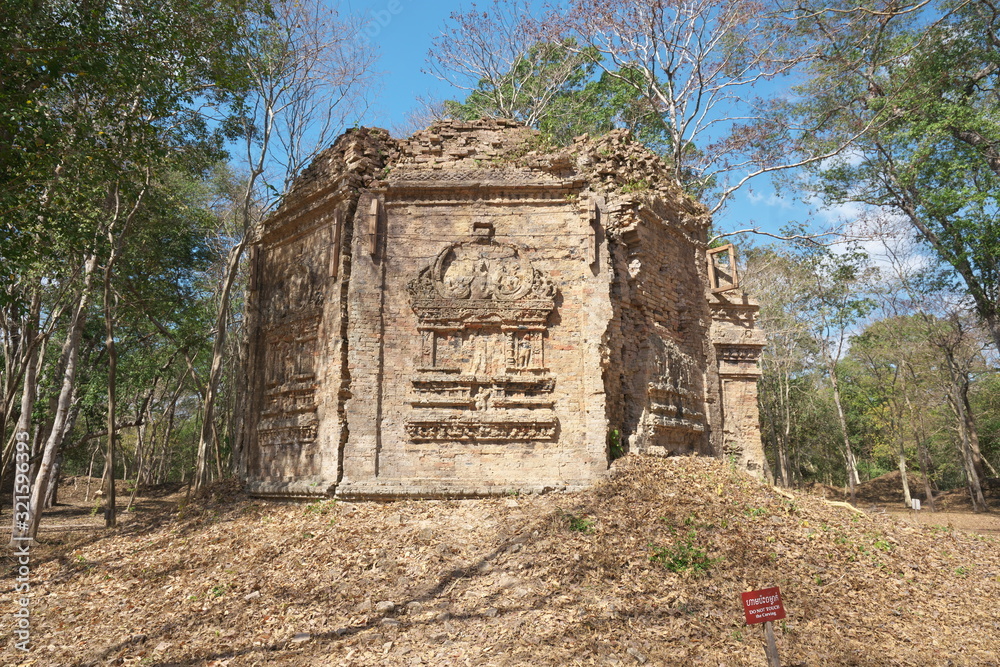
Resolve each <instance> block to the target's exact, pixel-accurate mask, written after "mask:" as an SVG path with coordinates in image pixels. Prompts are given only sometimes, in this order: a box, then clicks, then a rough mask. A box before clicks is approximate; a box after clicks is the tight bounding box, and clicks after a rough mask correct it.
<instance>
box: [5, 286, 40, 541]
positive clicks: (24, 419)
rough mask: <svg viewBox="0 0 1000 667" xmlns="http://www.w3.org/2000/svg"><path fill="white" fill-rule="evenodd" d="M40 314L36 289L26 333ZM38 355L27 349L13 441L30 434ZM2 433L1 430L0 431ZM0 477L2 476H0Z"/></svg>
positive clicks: (14, 526)
mask: <svg viewBox="0 0 1000 667" xmlns="http://www.w3.org/2000/svg"><path fill="white" fill-rule="evenodd" d="M40 315H41V299H40V294H39V293H38V292H37V291H36V293H35V296H34V297H33V298H32V301H31V315H30V317H29V318H28V325H27V326H26V327H25V331H24V332H23V333H24V334H26V335H29V336H31V335H33V330H34V328H35V326H36V325H37V323H38V318H39V317H40ZM37 357H38V348H37V347H34V348H32V349H31V350H30V351H28V358H27V359H26V360H25V361H26V366H25V367H24V385H23V387H22V390H21V416H20V417H19V418H18V420H17V425H16V426H15V427H14V435H15V442H16V441H17V440H16V437H17V434H18V433H26V434H28V435H29V438H30V434H31V413H32V411H33V410H34V409H35V397H36V396H37V395H38V366H37V364H36V363H35V362H36V361H37ZM0 433H2V431H0ZM3 465H4V468H6V467H7V459H6V458H5V459H4V461H3ZM0 479H2V476H0ZM17 491H18V489H17V485H16V484H15V485H14V496H15V498H16V497H17V496H18V495H19V494H18V493H17ZM11 507H13V508H15V510H14V512H13V513H12V515H11V535H16V534H17V514H16V512H17V510H16V508H17V500H14V501H13V502H12V503H11Z"/></svg>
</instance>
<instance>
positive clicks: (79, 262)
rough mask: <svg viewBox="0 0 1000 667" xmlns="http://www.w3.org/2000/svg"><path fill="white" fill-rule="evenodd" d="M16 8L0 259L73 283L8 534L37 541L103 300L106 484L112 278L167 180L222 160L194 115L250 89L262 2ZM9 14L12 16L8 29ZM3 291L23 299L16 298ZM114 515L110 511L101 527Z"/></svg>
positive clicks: (211, 134) (0, 132)
mask: <svg viewBox="0 0 1000 667" xmlns="http://www.w3.org/2000/svg"><path fill="white" fill-rule="evenodd" d="M25 9H27V10H28V12H27V16H26V17H24V18H25V20H24V22H23V23H21V24H19V25H18V26H16V27H14V28H12V29H10V30H7V31H4V33H3V35H4V39H6V40H7V43H6V44H5V46H7V47H8V48H9V50H10V52H11V53H13V54H14V58H13V61H14V62H13V64H12V68H11V71H12V79H13V80H15V81H18V82H19V85H21V86H24V87H25V88H26V89H28V90H29V91H30V93H29V94H24V93H23V91H19V90H9V89H7V88H5V89H4V90H3V91H2V93H0V94H2V95H3V96H4V97H5V99H6V100H9V101H10V102H11V103H12V106H11V108H10V111H9V112H8V113H7V115H5V116H4V119H3V122H2V127H0V142H3V144H4V145H3V146H2V148H7V149H9V150H12V151H14V153H15V154H16V157H13V158H10V159H7V160H5V162H4V163H3V171H2V180H0V200H2V203H3V205H4V206H7V207H9V209H8V210H9V211H11V215H10V216H9V217H5V222H6V224H8V225H9V226H10V230H11V234H9V235H8V236H7V237H5V240H11V239H13V240H12V241H11V242H10V243H5V244H4V246H3V248H2V249H0V253H2V255H3V256H4V258H5V259H8V260H10V261H11V262H12V264H11V266H12V267H14V268H15V271H17V272H19V273H21V272H23V273H29V272H30V271H31V270H32V269H33V267H36V266H38V265H39V264H41V263H42V262H43V261H48V265H49V266H53V267H60V265H61V268H57V270H56V271H55V272H54V273H52V274H50V275H49V276H47V279H48V280H49V281H55V282H58V284H72V285H73V286H74V287H73V291H74V292H75V298H74V302H72V307H71V312H72V316H71V319H70V322H69V323H68V325H67V327H66V333H65V342H64V344H63V348H62V352H61V354H60V358H59V361H58V362H57V364H56V366H55V368H56V369H57V370H58V374H59V376H60V380H59V385H60V388H59V391H58V398H57V399H56V400H55V402H54V406H53V407H54V410H53V416H52V425H51V428H50V429H49V431H48V434H47V436H46V439H45V443H44V446H43V447H42V451H41V453H40V454H41V458H40V462H39V467H38V473H37V476H36V478H35V484H34V487H33V493H32V500H31V507H30V510H29V520H28V521H27V522H25V525H23V526H17V527H16V529H17V531H16V532H18V533H19V534H20V535H21V536H29V537H33V536H34V534H35V531H36V530H37V526H38V521H39V519H40V509H41V500H42V498H43V497H44V496H45V494H46V493H47V491H48V487H49V480H50V478H51V477H52V473H53V464H54V462H55V460H56V457H57V452H58V449H59V447H60V445H61V443H62V442H63V440H64V439H65V437H66V435H67V433H68V432H69V429H71V427H72V425H73V422H74V419H75V416H74V415H75V413H74V412H73V410H72V406H73V404H74V396H75V392H76V391H77V379H78V375H79V372H80V358H81V351H80V345H81V341H82V339H83V337H84V331H85V329H86V327H87V322H88V317H89V316H90V315H91V313H90V309H91V304H92V303H94V301H95V300H96V298H97V297H98V296H100V297H102V300H103V301H102V309H103V311H104V323H105V333H106V336H105V351H106V354H107V356H108V359H109V362H110V366H111V371H112V373H111V375H110V376H109V382H108V389H109V393H108V406H107V407H108V410H107V425H108V429H107V430H108V453H109V456H108V459H109V460H108V467H109V469H110V471H111V472H109V475H110V477H109V483H111V484H112V485H113V480H114V473H113V470H114V460H113V459H114V456H113V452H114V447H115V431H116V419H115V400H116V392H115V390H114V379H113V378H114V372H113V371H114V370H115V368H114V358H115V354H116V352H115V345H116V342H115V341H116V335H115V330H114V322H115V317H116V313H115V309H114V307H113V300H114V299H115V297H114V295H113V289H112V286H113V282H114V267H115V264H116V262H117V261H118V259H119V258H120V255H121V253H120V250H121V247H122V244H123V243H124V241H125V238H126V236H127V233H128V230H129V229H130V228H131V227H132V226H133V224H135V222H136V219H137V217H139V216H141V215H142V214H143V212H144V211H145V210H146V207H147V200H148V198H149V194H150V192H151V191H152V190H154V189H157V188H159V187H161V184H162V181H163V179H164V178H165V177H166V175H167V173H168V172H170V171H180V172H183V173H187V174H192V175H199V174H201V173H202V172H203V171H204V170H205V169H206V168H207V166H208V165H210V164H211V163H213V162H214V161H216V160H218V159H220V158H221V157H222V156H223V152H222V150H221V148H222V135H221V130H220V129H212V128H211V127H210V125H209V123H208V121H207V119H206V118H205V116H204V115H203V114H202V113H201V110H202V108H203V107H205V106H213V105H214V106H216V107H223V106H225V105H227V104H230V103H232V101H233V100H234V99H236V98H238V96H239V95H240V93H241V90H242V88H244V87H245V86H246V84H247V81H246V78H245V77H243V76H242V75H241V74H240V71H239V70H237V69H235V68H234V64H235V62H236V61H235V60H234V56H235V54H236V53H237V52H238V51H239V48H240V46H241V44H242V43H243V33H242V32H241V26H242V25H244V24H245V23H246V22H247V21H246V16H247V14H248V13H249V14H253V13H254V12H265V13H266V12H267V11H269V10H268V7H267V5H266V4H264V3H257V2H254V1H251V2H244V1H243V0H214V1H213V2H209V3H188V2H182V3H171V4H155V3H153V4H150V3H134V2H109V1H104V0H95V1H94V2H88V3H81V4H73V3H62V2H50V1H45V0H39V1H38V2H34V3H32V4H31V5H30V7H27V8H25ZM13 15H17V13H15V12H7V13H5V18H6V17H9V16H13ZM18 18H21V17H20V16H19V17H18ZM0 152H4V151H2V150H0ZM43 241H44V242H43ZM98 275H100V276H101V277H102V280H101V281H100V282H101V286H102V287H103V289H102V290H101V291H100V294H98V290H97V286H98V284H97V280H98V279H97V276H98ZM8 294H12V296H11V297H10V298H11V299H12V300H18V299H22V300H23V296H21V295H18V294H16V293H15V292H14V290H8ZM25 391H26V392H28V391H30V390H29V388H27V387H26V388H25ZM112 490H113V487H112ZM113 508H114V505H113V503H111V504H109V509H110V513H109V515H108V517H107V519H108V523H109V524H113V523H114V509H113Z"/></svg>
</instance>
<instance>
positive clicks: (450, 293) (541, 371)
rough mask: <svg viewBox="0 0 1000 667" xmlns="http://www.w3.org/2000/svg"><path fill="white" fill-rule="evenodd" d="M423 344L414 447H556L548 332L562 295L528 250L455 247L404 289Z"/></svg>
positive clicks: (485, 244)
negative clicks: (427, 444)
mask: <svg viewBox="0 0 1000 667" xmlns="http://www.w3.org/2000/svg"><path fill="white" fill-rule="evenodd" d="M407 290H408V291H409V294H410V302H411V306H412V307H413V312H414V313H415V314H416V315H417V328H418V330H419V332H420V338H421V341H422V343H421V344H422V349H421V358H420V362H419V367H418V372H417V375H416V376H414V377H413V379H412V382H413V391H414V399H413V400H412V401H411V405H412V406H413V408H414V410H413V413H412V415H411V417H410V419H408V420H407V423H406V428H407V432H408V434H409V436H410V439H411V440H412V441H413V442H436V441H453V442H487V441H499V442H518V441H520V442H530V441H537V440H553V439H555V438H556V436H557V432H558V421H557V420H556V417H555V413H554V411H553V403H552V400H551V398H550V394H551V393H552V391H553V389H554V387H555V380H554V378H553V377H552V374H551V373H550V372H549V371H548V369H547V368H545V364H544V360H545V351H544V341H545V330H546V326H547V321H548V318H549V315H550V314H551V313H552V311H553V310H554V309H555V296H556V287H555V284H554V283H553V282H552V280H551V279H549V278H548V276H546V275H545V274H544V273H543V272H542V271H540V270H539V269H537V268H535V267H534V266H533V265H532V263H531V261H530V260H529V259H528V257H527V253H526V251H525V250H524V249H523V248H519V247H517V246H515V245H511V244H507V243H495V242H493V241H491V240H490V239H489V238H479V239H477V240H474V241H465V242H458V243H452V244H449V245H447V246H445V247H444V248H442V249H441V251H440V252H439V253H438V254H437V255H436V256H435V258H434V260H433V261H432V262H431V263H430V264H429V265H428V266H426V267H425V268H424V269H422V270H421V271H420V272H419V274H418V275H417V277H416V278H414V279H413V280H411V281H410V282H409V284H408V285H407Z"/></svg>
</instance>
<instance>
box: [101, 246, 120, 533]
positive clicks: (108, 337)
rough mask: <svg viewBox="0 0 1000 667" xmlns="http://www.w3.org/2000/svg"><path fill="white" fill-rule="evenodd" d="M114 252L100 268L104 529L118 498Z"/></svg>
mask: <svg viewBox="0 0 1000 667" xmlns="http://www.w3.org/2000/svg"><path fill="white" fill-rule="evenodd" d="M115 255H116V253H115V251H114V250H112V252H111V257H109V258H108V263H107V265H106V266H105V267H104V333H105V336H104V347H105V349H106V350H107V352H108V410H107V415H106V416H107V429H108V444H107V450H106V453H105V455H104V456H105V465H104V493H105V494H106V495H105V496H104V527H105V528H114V527H115V526H117V525H118V504H117V503H118V499H117V494H116V489H115V439H116V438H117V436H118V425H117V424H116V422H115V418H116V410H117V403H116V399H117V380H118V348H117V346H116V345H115V322H114V317H113V313H112V305H111V304H112V299H113V296H112V294H111V268H112V266H113V265H114V261H115Z"/></svg>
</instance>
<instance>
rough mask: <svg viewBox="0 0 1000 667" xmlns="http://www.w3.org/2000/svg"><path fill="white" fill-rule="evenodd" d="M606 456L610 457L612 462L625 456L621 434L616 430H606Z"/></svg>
mask: <svg viewBox="0 0 1000 667" xmlns="http://www.w3.org/2000/svg"><path fill="white" fill-rule="evenodd" d="M608 454H609V455H610V457H611V460H612V461H614V460H615V459H620V458H621V457H623V456H625V447H624V445H623V444H622V433H621V431H619V430H618V429H616V428H613V429H609V430H608Z"/></svg>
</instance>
